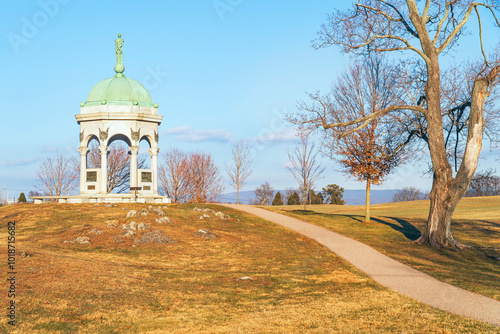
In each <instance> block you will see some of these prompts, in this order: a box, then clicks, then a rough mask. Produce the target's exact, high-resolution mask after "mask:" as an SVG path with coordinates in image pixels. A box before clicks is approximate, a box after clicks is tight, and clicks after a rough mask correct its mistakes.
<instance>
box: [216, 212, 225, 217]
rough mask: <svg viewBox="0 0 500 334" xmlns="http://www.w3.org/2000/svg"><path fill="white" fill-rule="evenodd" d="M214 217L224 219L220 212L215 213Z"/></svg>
mask: <svg viewBox="0 0 500 334" xmlns="http://www.w3.org/2000/svg"><path fill="white" fill-rule="evenodd" d="M215 217H219V218H224V214H223V213H222V212H220V211H218V212H216V213H215Z"/></svg>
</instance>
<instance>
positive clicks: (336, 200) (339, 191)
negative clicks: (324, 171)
mask: <svg viewBox="0 0 500 334" xmlns="http://www.w3.org/2000/svg"><path fill="white" fill-rule="evenodd" d="M323 196H324V198H325V204H337V205H344V204H345V201H344V200H343V199H342V197H343V196H344V188H342V187H339V186H338V185H336V184H329V185H327V186H326V188H323Z"/></svg>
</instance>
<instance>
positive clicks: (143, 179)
mask: <svg viewBox="0 0 500 334" xmlns="http://www.w3.org/2000/svg"><path fill="white" fill-rule="evenodd" d="M141 182H152V178H151V172H142V173H141Z"/></svg>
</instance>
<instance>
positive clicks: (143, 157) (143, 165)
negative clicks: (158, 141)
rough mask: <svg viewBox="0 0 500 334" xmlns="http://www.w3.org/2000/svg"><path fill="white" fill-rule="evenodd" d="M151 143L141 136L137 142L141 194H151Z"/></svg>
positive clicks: (152, 179) (152, 177) (152, 178)
mask: <svg viewBox="0 0 500 334" xmlns="http://www.w3.org/2000/svg"><path fill="white" fill-rule="evenodd" d="M150 149H151V142H150V141H149V139H148V137H147V136H143V137H142V138H141V140H140V141H139V152H138V153H137V171H138V178H139V179H138V183H139V185H140V187H141V190H142V193H152V192H153V190H154V189H153V181H154V177H155V176H154V175H153V170H152V169H151V155H150V153H149V150H150Z"/></svg>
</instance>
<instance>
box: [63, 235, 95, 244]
mask: <svg viewBox="0 0 500 334" xmlns="http://www.w3.org/2000/svg"><path fill="white" fill-rule="evenodd" d="M67 242H71V243H72V244H79V245H85V244H90V238H89V237H76V238H75V240H73V241H67V240H65V241H64V243H67Z"/></svg>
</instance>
